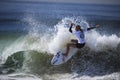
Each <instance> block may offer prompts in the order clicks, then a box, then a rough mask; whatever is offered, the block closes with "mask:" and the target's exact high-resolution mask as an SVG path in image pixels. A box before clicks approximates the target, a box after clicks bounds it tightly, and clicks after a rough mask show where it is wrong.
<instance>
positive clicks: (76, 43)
mask: <svg viewBox="0 0 120 80" xmlns="http://www.w3.org/2000/svg"><path fill="white" fill-rule="evenodd" d="M73 25H74V24H73V23H71V26H70V27H69V32H71V33H73V34H74V35H75V36H76V38H77V39H72V40H71V42H72V43H67V48H66V52H65V53H63V55H64V56H66V57H67V55H68V54H69V50H70V47H74V48H79V49H80V48H83V47H84V46H85V43H86V42H85V34H84V32H85V31H89V30H91V29H94V28H98V27H100V25H96V26H95V27H90V28H87V30H84V29H81V26H80V25H77V26H76V27H75V30H74V31H73V30H72V27H73Z"/></svg>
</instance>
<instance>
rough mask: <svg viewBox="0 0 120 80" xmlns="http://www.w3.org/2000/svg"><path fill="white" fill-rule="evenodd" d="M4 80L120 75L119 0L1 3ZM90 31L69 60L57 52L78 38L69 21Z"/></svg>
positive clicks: (106, 79)
mask: <svg viewBox="0 0 120 80" xmlns="http://www.w3.org/2000/svg"><path fill="white" fill-rule="evenodd" d="M0 7H1V8H0V80H28V79H30V80H120V5H92V4H67V3H43V2H39V3H35V2H34V3H33V2H29V3H28V2H14V1H12V2H7V1H3V2H1V3H0ZM71 22H74V23H76V24H79V25H81V26H82V28H88V27H92V26H95V25H96V24H100V25H101V27H100V28H99V29H94V30H91V31H89V32H86V36H85V37H86V45H85V47H84V48H82V49H80V50H79V51H78V52H77V53H76V54H75V56H73V58H72V59H71V60H69V61H68V62H67V63H65V64H62V65H59V66H52V65H51V64H50V61H51V59H52V57H51V56H50V53H52V54H55V53H56V52H57V51H59V50H60V49H62V48H64V47H65V46H66V44H67V43H68V42H70V40H71V39H75V37H74V36H73V35H72V34H71V33H69V31H68V29H69V26H70V23H71Z"/></svg>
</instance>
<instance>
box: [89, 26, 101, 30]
mask: <svg viewBox="0 0 120 80" xmlns="http://www.w3.org/2000/svg"><path fill="white" fill-rule="evenodd" d="M99 27H100V25H96V26H95V27H90V28H87V30H88V31H89V30H92V29H95V28H99Z"/></svg>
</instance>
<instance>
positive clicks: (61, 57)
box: [51, 48, 77, 65]
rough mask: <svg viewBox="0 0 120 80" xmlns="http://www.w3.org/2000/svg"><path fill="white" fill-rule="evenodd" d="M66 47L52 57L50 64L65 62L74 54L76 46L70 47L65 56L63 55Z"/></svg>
mask: <svg viewBox="0 0 120 80" xmlns="http://www.w3.org/2000/svg"><path fill="white" fill-rule="evenodd" d="M65 51H66V48H64V49H62V50H60V51H58V52H57V53H56V54H55V55H54V56H53V58H52V60H51V64H52V65H60V64H63V63H65V62H67V61H68V60H69V59H70V58H71V57H72V56H73V55H75V53H76V51H77V49H76V48H70V51H69V54H68V55H67V57H66V56H64V55H63V53H65Z"/></svg>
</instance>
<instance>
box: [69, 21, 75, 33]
mask: <svg viewBox="0 0 120 80" xmlns="http://www.w3.org/2000/svg"><path fill="white" fill-rule="evenodd" d="M73 25H74V24H73V23H71V25H70V28H69V32H71V33H72V26H73Z"/></svg>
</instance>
